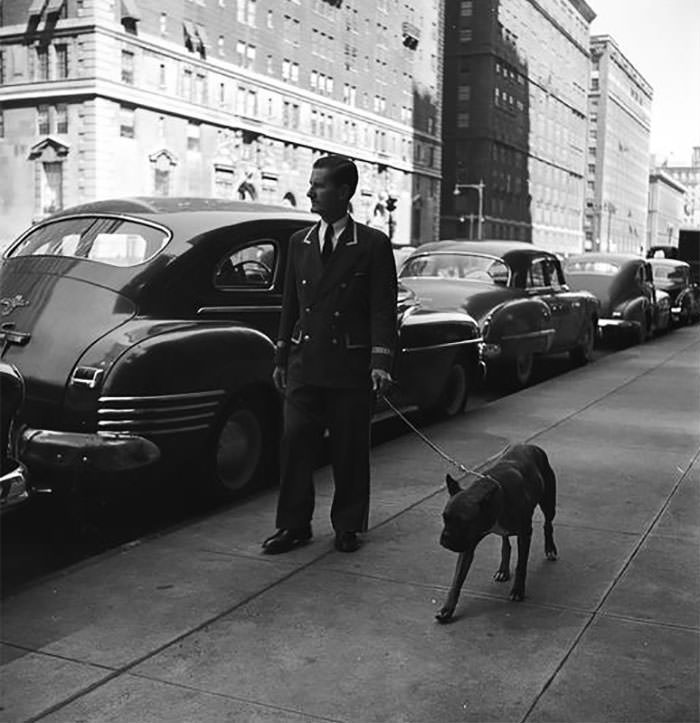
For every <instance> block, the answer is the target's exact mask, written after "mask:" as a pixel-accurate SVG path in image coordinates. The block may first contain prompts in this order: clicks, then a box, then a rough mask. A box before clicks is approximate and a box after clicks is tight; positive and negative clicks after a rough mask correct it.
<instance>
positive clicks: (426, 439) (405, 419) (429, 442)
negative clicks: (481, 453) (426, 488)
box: [381, 394, 508, 488]
mask: <svg viewBox="0 0 700 723" xmlns="http://www.w3.org/2000/svg"><path fill="white" fill-rule="evenodd" d="M381 396H382V398H383V399H384V401H385V402H386V403H387V406H388V407H389V408H390V409H391V410H392V411H393V412H394V414H396V416H397V417H398V418H399V419H401V421H403V422H404V424H405V425H406V426H407V427H408V428H409V429H410V430H411V431H412V432H415V434H417V435H418V436H419V437H420V438H421V439H422V440H423V441H424V442H425V443H426V444H427V445H428V447H430V449H432V450H433V452H435V453H436V454H437V455H438V456H439V457H442V459H444V460H445V462H448V463H449V464H451V465H452V466H453V467H456V468H457V469H458V470H460V471H461V472H464V474H473V475H476V476H477V477H483V478H484V479H487V480H490V481H491V482H495V483H496V484H497V485H498V487H499V488H500V486H501V483H500V482H499V481H498V480H496V479H494V478H493V477H491V476H490V475H488V474H484V473H483V472H479V471H478V470H476V469H472V468H470V467H465V465H463V464H462V463H461V462H458V461H457V460H456V459H455V458H454V457H451V456H450V455H449V454H447V452H445V450H444V449H441V448H440V447H439V446H438V445H437V444H436V443H435V442H433V440H432V439H430V438H429V437H428V436H427V435H426V434H424V433H423V432H421V430H420V429H418V427H416V425H415V424H413V422H411V420H410V419H409V418H408V417H407V416H406V415H405V414H404V413H403V412H402V411H401V410H400V409H398V408H397V407H396V405H395V404H393V403H392V402H391V400H390V399H389V397H387V396H386V394H382V395H381ZM507 447H508V445H506V446H505V447H504V448H503V449H502V450H501V451H500V452H497V453H496V454H495V455H492V457H489V459H487V460H486V462H488V461H490V460H491V459H494V458H495V457H498V456H499V455H501V454H502V453H503V451H504V450H505V449H507ZM486 462H484V464H486Z"/></svg>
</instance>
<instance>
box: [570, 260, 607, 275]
mask: <svg viewBox="0 0 700 723" xmlns="http://www.w3.org/2000/svg"><path fill="white" fill-rule="evenodd" d="M566 270H567V272H568V273H577V272H578V273H585V274H606V275H608V276H614V275H615V274H616V273H617V272H618V271H619V270H620V267H619V266H618V265H617V264H614V263H612V262H611V261H592V260H588V259H580V260H579V259H576V260H570V261H567V263H566Z"/></svg>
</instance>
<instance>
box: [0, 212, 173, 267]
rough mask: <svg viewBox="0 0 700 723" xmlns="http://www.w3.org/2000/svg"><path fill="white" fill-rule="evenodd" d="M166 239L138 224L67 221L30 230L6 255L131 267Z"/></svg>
mask: <svg viewBox="0 0 700 723" xmlns="http://www.w3.org/2000/svg"><path fill="white" fill-rule="evenodd" d="M169 239H170V235H169V234H168V233H167V232H166V231H165V230H164V229H162V228H158V227H157V226H150V225H148V224H145V223H139V222H138V221H130V220H126V219H123V218H104V217H96V216H90V217H80V218H67V219H62V220H59V221H53V222H51V223H47V224H45V225H42V226H39V227H38V228H36V229H34V230H32V231H30V232H29V233H28V234H27V235H26V236H25V237H24V238H23V239H22V241H21V243H20V244H18V245H17V246H16V247H15V248H14V249H12V251H11V252H10V254H9V256H10V257H16V256H68V257H71V258H78V259H88V260H90V261H97V262H99V263H102V264H108V265H109V266H135V265H136V264H140V263H143V262H144V261H147V260H148V259H150V258H151V257H152V256H155V255H156V254H157V253H158V252H159V251H160V250H161V249H162V248H163V247H164V246H165V244H167V243H168V241H169Z"/></svg>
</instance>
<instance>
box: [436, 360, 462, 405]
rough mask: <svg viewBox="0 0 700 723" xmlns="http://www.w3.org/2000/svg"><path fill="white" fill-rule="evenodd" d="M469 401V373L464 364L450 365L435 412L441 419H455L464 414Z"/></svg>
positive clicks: (455, 363)
mask: <svg viewBox="0 0 700 723" xmlns="http://www.w3.org/2000/svg"><path fill="white" fill-rule="evenodd" d="M468 399H469V372H468V371H467V367H466V366H465V364H464V362H462V361H459V360H455V361H454V362H453V364H452V367H451V369H450V372H449V374H448V375H447V379H446V380H445V385H444V387H443V390H442V393H441V394H440V399H439V400H438V403H437V404H436V405H435V411H436V412H437V413H438V414H439V415H440V416H442V417H448V418H449V417H456V416H457V415H458V414H461V413H462V412H464V410H465V408H466V406H467V400H468Z"/></svg>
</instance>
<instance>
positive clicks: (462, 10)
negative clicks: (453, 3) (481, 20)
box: [459, 0, 474, 18]
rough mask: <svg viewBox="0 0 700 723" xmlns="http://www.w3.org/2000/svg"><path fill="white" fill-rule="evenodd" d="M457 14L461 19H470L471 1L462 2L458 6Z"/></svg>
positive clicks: (472, 9)
mask: <svg viewBox="0 0 700 723" xmlns="http://www.w3.org/2000/svg"><path fill="white" fill-rule="evenodd" d="M459 14H460V15H461V16H462V17H463V18H470V17H471V16H472V15H473V14H474V2H473V0H462V2H461V3H460V6H459Z"/></svg>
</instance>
